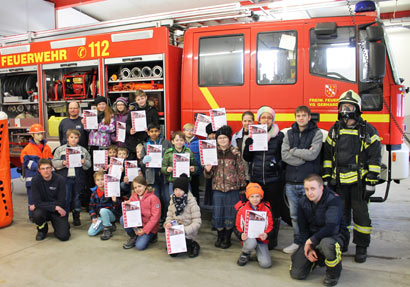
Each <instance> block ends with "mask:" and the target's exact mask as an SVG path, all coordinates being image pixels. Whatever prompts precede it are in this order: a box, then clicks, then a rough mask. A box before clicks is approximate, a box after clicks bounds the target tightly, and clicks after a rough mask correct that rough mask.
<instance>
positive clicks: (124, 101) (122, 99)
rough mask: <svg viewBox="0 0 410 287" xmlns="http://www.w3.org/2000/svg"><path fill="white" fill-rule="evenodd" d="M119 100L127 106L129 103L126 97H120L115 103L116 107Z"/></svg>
mask: <svg viewBox="0 0 410 287" xmlns="http://www.w3.org/2000/svg"><path fill="white" fill-rule="evenodd" d="M118 102H122V103H123V104H124V105H125V106H127V105H128V100H127V99H126V98H125V97H119V98H117V100H116V101H115V103H114V107H115V106H116V105H117V103H118Z"/></svg>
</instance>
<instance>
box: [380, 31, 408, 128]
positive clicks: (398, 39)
mask: <svg viewBox="0 0 410 287" xmlns="http://www.w3.org/2000/svg"><path fill="white" fill-rule="evenodd" d="M386 31H387V34H388V36H389V39H390V44H391V49H392V50H393V57H394V59H395V63H396V68H397V69H398V71H399V76H400V77H401V78H403V79H404V80H405V81H404V82H403V85H404V86H406V87H410V60H409V47H410V29H407V28H404V27H395V28H389V29H386ZM404 114H405V124H406V125H407V133H410V93H409V94H407V95H406V97H405V100H404Z"/></svg>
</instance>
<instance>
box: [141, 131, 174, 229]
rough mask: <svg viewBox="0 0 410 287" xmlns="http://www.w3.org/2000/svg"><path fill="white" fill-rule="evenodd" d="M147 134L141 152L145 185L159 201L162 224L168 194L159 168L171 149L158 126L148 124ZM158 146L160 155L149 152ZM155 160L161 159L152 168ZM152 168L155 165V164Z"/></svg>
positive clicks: (165, 212)
mask: <svg viewBox="0 0 410 287" xmlns="http://www.w3.org/2000/svg"><path fill="white" fill-rule="evenodd" d="M147 134H148V137H149V138H148V141H147V142H146V143H145V144H144V147H143V148H142V150H141V157H142V165H143V166H144V167H145V179H146V180H147V183H148V184H149V185H150V186H152V187H153V188H154V190H155V191H154V192H155V195H156V196H157V197H158V198H159V199H160V200H161V205H162V212H161V220H162V222H163V221H164V220H165V216H166V214H167V208H168V205H169V192H168V186H167V185H166V181H165V176H164V175H163V174H162V173H161V166H162V158H163V157H164V154H165V151H166V150H168V149H169V148H171V147H172V145H171V143H170V142H169V141H168V140H167V139H166V138H165V137H163V136H162V135H161V129H160V126H159V124H149V125H148V130H147ZM158 146H161V148H162V150H161V153H152V152H151V150H152V149H153V147H158ZM153 154H154V155H161V158H159V156H155V157H154V156H153ZM156 159H157V160H159V159H161V162H160V163H159V167H152V163H154V161H155V160H156ZM154 166H157V165H156V164H155V165H154ZM161 225H162V224H161Z"/></svg>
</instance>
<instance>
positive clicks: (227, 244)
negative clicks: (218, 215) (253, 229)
mask: <svg viewBox="0 0 410 287" xmlns="http://www.w3.org/2000/svg"><path fill="white" fill-rule="evenodd" d="M232 230H233V228H231V229H225V236H224V239H223V241H222V243H221V248H222V249H227V248H229V247H230V246H231V235H232Z"/></svg>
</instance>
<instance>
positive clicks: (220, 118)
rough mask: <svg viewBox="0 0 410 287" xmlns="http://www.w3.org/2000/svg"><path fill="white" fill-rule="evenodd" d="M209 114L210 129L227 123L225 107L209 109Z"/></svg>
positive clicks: (215, 128)
mask: <svg viewBox="0 0 410 287" xmlns="http://www.w3.org/2000/svg"><path fill="white" fill-rule="evenodd" d="M209 114H210V115H211V122H212V129H213V130H214V131H217V130H218V129H219V128H220V127H222V126H226V125H227V121H226V111H225V108H220V109H213V110H209Z"/></svg>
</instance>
